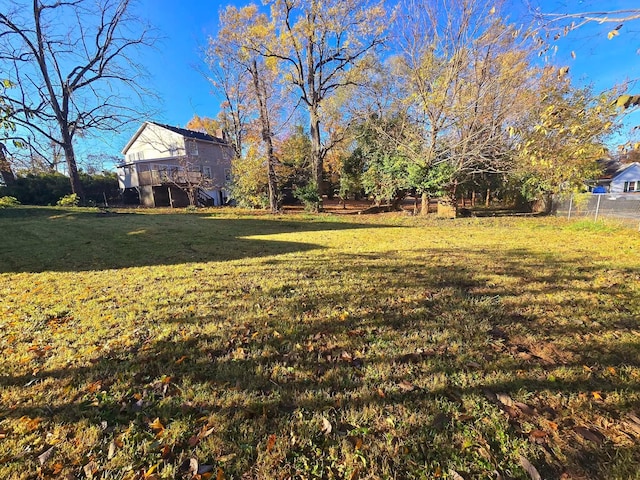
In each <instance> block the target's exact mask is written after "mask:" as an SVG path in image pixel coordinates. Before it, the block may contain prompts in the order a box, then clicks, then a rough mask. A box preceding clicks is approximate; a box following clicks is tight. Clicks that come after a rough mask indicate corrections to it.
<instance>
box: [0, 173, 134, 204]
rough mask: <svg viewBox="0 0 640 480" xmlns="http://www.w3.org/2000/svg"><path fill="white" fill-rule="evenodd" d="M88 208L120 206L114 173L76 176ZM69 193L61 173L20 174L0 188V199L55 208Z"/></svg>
mask: <svg viewBox="0 0 640 480" xmlns="http://www.w3.org/2000/svg"><path fill="white" fill-rule="evenodd" d="M79 175H80V181H81V182H82V184H83V186H84V190H85V192H84V193H85V199H86V200H85V202H86V203H87V204H88V205H104V204H105V200H106V202H107V204H109V205H114V204H118V203H120V202H121V194H120V190H119V188H118V179H117V177H116V174H115V173H111V172H102V173H94V174H92V175H89V174H87V173H83V172H82V171H81V172H80V173H79ZM71 193H73V192H72V190H71V185H70V183H69V177H67V176H65V175H62V174H61V173H43V172H40V173H24V174H19V175H18V176H17V178H16V179H15V180H13V181H10V182H9V183H8V184H7V185H6V186H0V197H15V198H16V199H17V200H18V201H19V202H20V203H21V204H23V205H56V203H57V202H58V201H59V200H60V199H61V198H62V197H64V196H66V195H70V194H71Z"/></svg>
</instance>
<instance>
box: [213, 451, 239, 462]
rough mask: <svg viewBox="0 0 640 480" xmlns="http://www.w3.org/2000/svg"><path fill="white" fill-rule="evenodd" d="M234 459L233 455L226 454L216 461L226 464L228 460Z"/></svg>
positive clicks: (234, 455)
mask: <svg viewBox="0 0 640 480" xmlns="http://www.w3.org/2000/svg"><path fill="white" fill-rule="evenodd" d="M234 458H236V454H235V453H228V454H227V455H222V456H221V457H218V459H217V460H218V462H220V463H225V462H228V461H229V460H233V459H234Z"/></svg>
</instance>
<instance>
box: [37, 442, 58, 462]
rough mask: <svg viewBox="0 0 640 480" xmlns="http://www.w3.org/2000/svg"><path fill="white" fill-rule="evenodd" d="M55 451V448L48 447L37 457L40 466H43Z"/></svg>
mask: <svg viewBox="0 0 640 480" xmlns="http://www.w3.org/2000/svg"><path fill="white" fill-rule="evenodd" d="M55 449H56V447H55V446H53V447H50V448H49V449H48V450H46V451H45V452H43V453H41V454H40V455H38V461H39V462H40V465H44V464H45V463H46V462H47V460H49V459H50V458H51V455H53V451H54V450H55Z"/></svg>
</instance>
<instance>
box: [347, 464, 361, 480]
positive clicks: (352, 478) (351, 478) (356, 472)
mask: <svg viewBox="0 0 640 480" xmlns="http://www.w3.org/2000/svg"><path fill="white" fill-rule="evenodd" d="M359 476H360V467H356V469H355V470H354V471H353V472H352V473H351V475H349V480H356V478H358V477H359Z"/></svg>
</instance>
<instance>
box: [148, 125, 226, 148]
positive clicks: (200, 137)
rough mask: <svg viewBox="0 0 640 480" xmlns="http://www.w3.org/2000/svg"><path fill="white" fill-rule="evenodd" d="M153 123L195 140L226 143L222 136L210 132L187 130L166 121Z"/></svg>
mask: <svg viewBox="0 0 640 480" xmlns="http://www.w3.org/2000/svg"><path fill="white" fill-rule="evenodd" d="M149 123H153V124H154V125H157V126H159V127H162V128H166V129H167V130H170V131H172V132H175V133H177V134H179V135H182V136H183V137H186V138H193V139H195V140H204V141H205V142H214V143H226V142H225V141H224V140H223V139H222V138H219V137H214V136H213V135H209V134H208V133H203V132H198V131H196V130H187V129H186V128H180V127H173V126H171V125H166V124H164V123H158V122H149Z"/></svg>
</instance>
